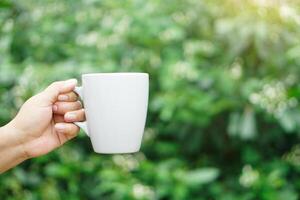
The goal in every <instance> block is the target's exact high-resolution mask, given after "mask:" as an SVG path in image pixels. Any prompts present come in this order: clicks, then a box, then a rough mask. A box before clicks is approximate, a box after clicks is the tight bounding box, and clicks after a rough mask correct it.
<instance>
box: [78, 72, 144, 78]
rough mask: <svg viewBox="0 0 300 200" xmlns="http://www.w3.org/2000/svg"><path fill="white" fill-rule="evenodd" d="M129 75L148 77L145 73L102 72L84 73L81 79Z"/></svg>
mask: <svg viewBox="0 0 300 200" xmlns="http://www.w3.org/2000/svg"><path fill="white" fill-rule="evenodd" d="M130 75H144V76H148V75H149V74H148V73H145V72H103V73H86V74H82V75H81V76H82V77H91V76H130Z"/></svg>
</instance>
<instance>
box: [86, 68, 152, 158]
mask: <svg viewBox="0 0 300 200" xmlns="http://www.w3.org/2000/svg"><path fill="white" fill-rule="evenodd" d="M82 87H83V89H82V91H83V94H82V95H83V102H84V107H85V113H86V120H87V128H88V132H89V134H90V138H91V142H92V145H93V149H94V151H95V152H97V153H132V152H137V151H139V149H140V146H141V141H142V137H143V133H144V128H145V122H146V115H147V107H148V92H149V76H148V74H146V73H97V74H84V75H82Z"/></svg>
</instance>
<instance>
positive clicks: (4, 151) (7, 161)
mask: <svg viewBox="0 0 300 200" xmlns="http://www.w3.org/2000/svg"><path fill="white" fill-rule="evenodd" d="M19 141H20V140H19V139H18V132H17V130H16V129H15V128H14V127H13V126H12V125H11V124H8V125H6V126H4V127H1V128H0V174H1V173H3V172H5V171H6V170H8V169H10V168H12V167H14V166H16V165H18V164H19V163H21V162H23V161H24V160H26V154H25V152H24V149H23V146H22V144H21V143H20V142H19Z"/></svg>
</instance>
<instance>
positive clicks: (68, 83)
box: [64, 79, 77, 87]
mask: <svg viewBox="0 0 300 200" xmlns="http://www.w3.org/2000/svg"><path fill="white" fill-rule="evenodd" d="M76 84H77V80H76V79H69V80H66V81H65V85H64V87H70V86H75V85H76Z"/></svg>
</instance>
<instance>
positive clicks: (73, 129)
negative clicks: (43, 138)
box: [54, 123, 79, 144]
mask: <svg viewBox="0 0 300 200" xmlns="http://www.w3.org/2000/svg"><path fill="white" fill-rule="evenodd" d="M54 128H55V131H56V133H57V134H58V137H59V139H60V143H61V144H64V143H65V142H66V141H68V140H70V139H72V138H74V137H75V136H76V135H77V134H78V132H79V127H78V126H76V125H75V124H72V123H57V124H55V126H54Z"/></svg>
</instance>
